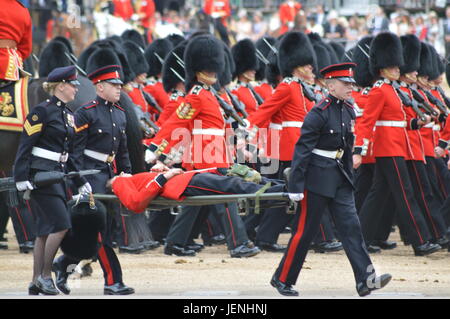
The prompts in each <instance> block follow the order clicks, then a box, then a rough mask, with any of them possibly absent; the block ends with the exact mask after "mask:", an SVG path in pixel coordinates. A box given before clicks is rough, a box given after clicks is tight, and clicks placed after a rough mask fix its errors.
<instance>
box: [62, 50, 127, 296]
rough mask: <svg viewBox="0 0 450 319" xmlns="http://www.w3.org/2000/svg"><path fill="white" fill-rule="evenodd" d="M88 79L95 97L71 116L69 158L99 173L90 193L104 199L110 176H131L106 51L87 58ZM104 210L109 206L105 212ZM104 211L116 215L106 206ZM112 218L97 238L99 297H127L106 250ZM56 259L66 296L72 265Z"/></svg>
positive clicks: (117, 71) (114, 74) (118, 83)
mask: <svg viewBox="0 0 450 319" xmlns="http://www.w3.org/2000/svg"><path fill="white" fill-rule="evenodd" d="M87 72H88V77H89V79H90V80H91V81H92V83H93V84H94V85H95V87H96V91H97V98H96V99H95V100H93V101H91V102H90V103H88V104H86V105H84V106H82V107H81V108H79V109H78V110H77V111H76V113H75V119H76V131H77V137H76V141H75V146H74V157H75V160H76V163H77V165H78V166H79V167H81V168H83V169H99V170H101V172H100V173H99V174H96V175H92V176H90V177H89V179H88V181H89V183H90V184H91V185H92V191H93V192H94V193H101V194H105V193H106V192H107V189H106V182H107V181H108V180H109V179H110V178H112V177H113V176H114V174H115V172H118V173H120V172H125V173H131V164H130V160H129V155H128V149H127V135H126V132H125V128H126V117H125V111H124V110H123V109H122V108H121V107H120V106H119V105H118V104H117V102H118V101H119V98H120V90H121V87H122V84H123V83H122V80H121V67H120V62H119V58H118V57H117V56H116V55H115V53H114V52H113V51H111V50H109V49H99V50H97V51H95V52H94V53H93V55H92V56H91V57H90V58H89V60H88V63H87ZM108 206H109V207H108ZM107 207H108V210H112V211H114V210H117V209H118V207H117V206H114V205H110V204H108V205H107ZM112 220H113V214H111V213H108V214H107V221H106V230H105V232H104V233H102V234H100V235H99V241H100V248H99V250H98V260H99V262H100V265H101V267H102V270H103V276H104V279H105V285H104V294H107V295H127V294H132V293H134V289H133V288H130V287H127V286H125V285H124V284H123V281H122V268H121V266H120V262H119V259H118V258H117V256H116V253H115V252H114V250H113V247H112V235H113V234H112V230H113V227H112ZM78 262H79V260H72V258H70V257H69V256H67V255H62V256H61V257H60V258H58V260H57V261H56V262H55V266H54V269H55V272H56V275H57V286H58V288H60V289H61V290H63V292H64V293H66V294H69V293H70V289H69V288H68V287H67V284H66V283H67V277H68V276H69V273H68V272H67V269H68V268H67V267H68V266H69V265H70V264H78Z"/></svg>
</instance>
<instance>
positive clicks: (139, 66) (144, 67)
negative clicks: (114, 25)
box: [122, 41, 148, 76]
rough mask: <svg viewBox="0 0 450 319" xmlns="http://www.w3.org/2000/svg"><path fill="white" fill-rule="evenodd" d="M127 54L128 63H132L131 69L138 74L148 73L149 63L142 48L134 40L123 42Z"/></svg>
mask: <svg viewBox="0 0 450 319" xmlns="http://www.w3.org/2000/svg"><path fill="white" fill-rule="evenodd" d="M122 46H123V48H124V50H125V54H126V56H127V60H128V63H129V64H130V67H131V70H133V72H134V74H136V76H138V75H140V74H143V73H147V71H148V63H147V61H146V60H145V57H144V53H143V52H142V50H141V48H140V47H139V46H138V45H137V44H136V43H134V42H132V41H125V42H124V43H123V44H122Z"/></svg>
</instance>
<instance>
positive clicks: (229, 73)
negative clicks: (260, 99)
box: [217, 42, 236, 87]
mask: <svg viewBox="0 0 450 319" xmlns="http://www.w3.org/2000/svg"><path fill="white" fill-rule="evenodd" d="M222 45H223V52H224V61H225V62H224V64H223V70H222V72H221V73H220V75H219V79H218V81H217V82H218V83H219V86H220V87H224V86H226V85H228V84H230V83H231V81H233V73H234V72H235V69H236V65H235V63H234V59H233V55H232V54H231V50H230V48H229V47H228V46H227V45H226V44H225V42H222Z"/></svg>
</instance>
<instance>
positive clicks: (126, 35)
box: [120, 29, 145, 50]
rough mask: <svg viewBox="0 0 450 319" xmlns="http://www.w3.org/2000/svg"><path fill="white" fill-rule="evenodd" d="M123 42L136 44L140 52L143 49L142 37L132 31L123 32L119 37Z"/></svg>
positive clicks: (143, 41)
mask: <svg viewBox="0 0 450 319" xmlns="http://www.w3.org/2000/svg"><path fill="white" fill-rule="evenodd" d="M120 37H121V38H122V39H123V41H132V42H134V43H135V44H137V45H138V46H139V47H140V48H141V49H142V50H144V49H145V40H144V37H143V36H142V35H141V34H140V33H139V32H137V31H136V30H134V29H130V30H125V31H124V32H123V33H122V34H121V36H120Z"/></svg>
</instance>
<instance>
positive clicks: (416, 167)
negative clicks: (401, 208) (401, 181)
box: [406, 161, 447, 239]
mask: <svg viewBox="0 0 450 319" xmlns="http://www.w3.org/2000/svg"><path fill="white" fill-rule="evenodd" d="M406 165H407V166H408V171H409V176H410V177H411V183H412V186H413V189H414V193H415V195H416V199H417V202H418V204H419V206H420V208H421V209H422V213H423V214H424V217H425V221H426V222H427V225H428V228H429V229H430V232H431V235H432V237H433V239H438V238H440V237H442V236H444V235H445V233H446V231H447V227H446V226H445V221H444V218H443V216H442V214H441V211H440V208H441V203H440V202H439V200H438V199H437V198H436V196H434V194H433V189H432V186H431V183H430V180H429V178H428V173H427V169H426V167H425V163H424V162H421V161H407V162H406Z"/></svg>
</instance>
